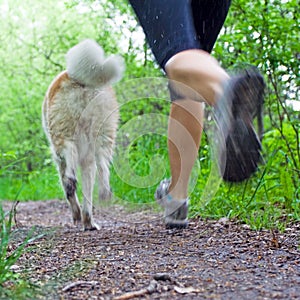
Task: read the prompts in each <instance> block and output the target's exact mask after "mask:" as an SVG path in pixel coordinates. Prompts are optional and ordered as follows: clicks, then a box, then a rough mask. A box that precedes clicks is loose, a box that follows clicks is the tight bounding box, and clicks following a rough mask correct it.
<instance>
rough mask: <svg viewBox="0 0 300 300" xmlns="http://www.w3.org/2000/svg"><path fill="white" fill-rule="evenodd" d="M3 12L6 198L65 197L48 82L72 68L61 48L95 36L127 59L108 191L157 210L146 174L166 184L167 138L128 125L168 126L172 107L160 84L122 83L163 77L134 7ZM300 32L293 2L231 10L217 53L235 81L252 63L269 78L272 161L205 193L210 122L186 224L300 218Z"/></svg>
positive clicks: (0, 167)
mask: <svg viewBox="0 0 300 300" xmlns="http://www.w3.org/2000/svg"><path fill="white" fill-rule="evenodd" d="M0 6H1V10H0V15H1V18H0V41H1V45H2V46H1V48H0V62H1V67H0V76H1V91H2V93H1V95H0V102H1V107H0V128H1V136H0V155H1V156H0V199H16V198H17V199H22V200H28V199H48V198H54V197H63V193H62V191H61V188H60V186H59V182H58V176H57V172H56V170H55V167H54V165H53V163H52V161H51V157H50V151H49V147H48V143H47V141H46V138H45V136H44V133H43V130H42V128H41V104H42V101H43V97H44V95H45V92H46V90H47V87H48V85H49V84H50V82H51V81H52V80H53V78H54V76H55V75H56V74H57V73H58V72H60V71H62V70H63V69H64V68H65V62H64V56H65V53H66V51H67V50H68V49H69V48H70V47H72V46H73V45H75V44H76V43H77V42H79V41H80V40H82V39H84V38H93V39H95V40H97V41H98V42H99V43H100V44H101V45H102V46H103V47H104V49H105V51H106V52H107V53H108V54H110V53H116V52H118V53H120V54H122V55H123V56H124V58H125V61H126V67H127V68H126V74H125V78H124V79H123V82H124V83H125V84H123V85H122V84H120V85H116V89H117V95H118V98H119V100H120V104H121V120H120V129H121V130H120V131H121V132H120V135H121V137H124V136H125V137H126V136H128V137H129V140H128V141H127V142H126V139H120V141H118V142H119V144H117V146H118V147H119V146H120V145H121V146H120V147H121V150H122V149H123V148H122V147H125V146H126V147H127V148H126V150H128V151H124V152H122V151H121V150H120V151H121V152H120V153H117V154H118V155H116V157H117V158H116V161H115V162H114V165H113V166H112V170H111V171H112V176H111V185H112V189H113V191H114V194H115V196H116V197H117V198H120V199H122V200H123V201H127V202H133V203H145V202H151V201H153V193H154V191H155V188H156V185H157V183H156V184H152V185H151V186H149V187H142V183H143V177H144V179H145V178H148V179H149V178H150V179H151V180H152V179H153V181H155V180H157V181H159V180H160V179H161V178H163V177H168V176H169V175H170V170H169V166H168V154H167V139H166V130H165V134H163V133H162V132H161V131H160V132H156V131H155V130H154V131H153V130H152V131H151V130H149V131H150V132H149V133H147V134H144V135H141V136H139V135H137V130H136V128H138V127H136V126H129V125H128V122H131V121H133V120H134V121H137V120H138V119H135V118H138V117H143V118H144V117H145V116H147V115H150V114H155V115H159V116H162V117H167V115H168V111H169V104H168V103H167V101H165V100H166V99H164V98H163V97H161V96H160V94H159V92H160V89H161V87H160V86H158V87H156V88H155V87H151V86H150V90H151V91H154V90H157V93H158V94H157V95H156V94H155V95H153V94H151V95H149V96H147V95H146V94H147V93H144V94H143V92H141V93H140V94H141V96H139V97H137V98H135V97H136V94H135V93H136V92H138V94H139V92H140V91H147V90H149V85H150V82H151V81H149V80H144V81H141V82H139V85H138V89H139V90H138V91H136V90H132V91H131V90H130V89H128V88H127V86H126V84H128V83H129V81H130V80H135V79H137V78H146V77H147V78H150V77H159V78H163V74H162V72H161V71H160V70H159V68H158V67H157V65H156V64H155V62H154V60H153V56H152V54H151V52H150V50H149V48H148V47H147V44H146V42H145V39H144V36H143V34H142V30H141V28H140V26H139V25H138V24H137V22H136V20H135V17H134V15H133V13H132V10H131V8H130V6H129V5H128V3H127V1H126V0H118V1H105V0H102V1H91V0H67V1H63V2H61V1H60V2H59V1H52V2H45V3H44V2H40V1H36V0H29V1H26V2H24V1H20V0H16V1H12V0H6V1H5V2H4V3H2V4H0ZM298 28H299V6H298V3H297V1H295V0H290V1H277V0H255V1H250V2H249V1H246V0H234V1H233V3H232V6H231V9H230V13H229V16H228V18H227V20H226V24H225V26H224V30H223V31H222V34H221V35H220V37H219V39H218V41H217V44H216V46H215V49H214V52H213V55H214V56H215V57H216V58H217V59H218V60H219V61H220V63H221V64H222V66H223V67H225V68H226V69H228V70H229V71H230V72H233V70H235V69H239V68H243V67H245V66H248V65H249V64H251V65H255V66H257V67H258V68H259V69H260V70H261V72H262V73H263V74H264V75H265V79H266V82H267V93H266V99H265V117H264V121H265V136H264V140H263V149H264V160H265V163H264V164H263V165H262V166H261V167H260V170H259V172H258V173H257V174H256V175H255V176H254V177H253V178H251V179H250V180H249V181H248V182H245V183H243V184H240V185H228V184H225V183H220V182H219V181H218V180H217V179H213V180H215V186H214V187H212V191H211V194H210V193H209V192H210V191H209V190H207V189H206V184H207V181H208V180H210V178H211V170H212V169H213V168H214V160H213V156H212V149H211V147H212V146H213V145H212V142H211V141H212V140H211V139H209V136H210V135H213V132H211V130H212V129H211V127H210V126H211V125H210V123H211V122H206V131H205V133H204V135H203V138H202V145H201V148H200V151H199V159H198V163H199V164H200V167H201V168H198V167H197V166H196V168H195V176H194V177H195V178H194V179H193V180H195V183H196V185H195V186H193V188H191V195H190V196H191V203H192V207H191V215H201V216H203V217H215V218H219V217H223V216H228V217H233V218H239V219H240V220H242V221H245V222H247V223H248V224H250V225H251V226H253V227H254V228H261V227H272V226H273V227H274V226H276V227H280V226H283V225H284V224H285V222H288V221H289V220H294V219H295V220H299V216H300V208H299V207H300V204H299V202H300V196H299V179H300V166H299V161H300V138H299V112H298V111H296V110H293V109H292V107H291V106H290V105H291V103H292V102H290V101H299V100H298V99H299V76H298V74H299V50H298V45H299V41H298V39H299V37H298ZM148 83H149V85H148ZM123 95H126V97H127V98H126V99H123V98H122V97H123ZM137 124H138V123H137ZM154 125H156V124H152V123H149V126H150V127H151V126H154ZM140 127H141V126H139V129H140ZM154 127H155V126H154ZM155 128H156V127H155ZM122 130H123V131H122ZM122 143H123V144H122ZM117 150H118V151H119V149H117ZM123 154H124V155H123ZM158 157H159V159H158ZM120 166H121V167H120ZM122 166H124V170H121V171H120V168H121V169H122ZM125 166H126V168H125ZM161 167H162V168H161ZM120 172H121V173H120ZM122 172H123V173H122ZM120 174H121V175H122V176H121V175H120ZM124 174H125V175H126V176H127V178H126V180H125V179H124V176H125V175H124ZM151 176H153V177H151ZM155 176H156V177H155ZM159 177H161V178H159ZM135 178H137V181H136V184H133V181H134V180H135ZM154 179H155V180H154ZM212 182H214V181H212ZM137 183H139V184H137ZM205 197H208V198H207V199H206V198H205ZM206 200H207V201H206Z"/></svg>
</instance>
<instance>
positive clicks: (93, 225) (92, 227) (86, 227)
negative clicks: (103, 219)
mask: <svg viewBox="0 0 300 300" xmlns="http://www.w3.org/2000/svg"><path fill="white" fill-rule="evenodd" d="M99 229H100V226H99V225H98V224H97V223H95V222H91V223H90V224H88V225H87V224H85V225H84V231H93V230H99Z"/></svg>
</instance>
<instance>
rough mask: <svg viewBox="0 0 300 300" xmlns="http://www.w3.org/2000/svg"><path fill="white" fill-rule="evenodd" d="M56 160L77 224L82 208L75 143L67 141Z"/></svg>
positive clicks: (74, 220) (57, 154)
mask: <svg viewBox="0 0 300 300" xmlns="http://www.w3.org/2000/svg"><path fill="white" fill-rule="evenodd" d="M55 161H56V164H57V166H58V171H59V175H60V179H61V183H62V186H63V189H64V192H65V196H66V198H67V200H68V202H69V204H70V208H71V212H72V217H73V222H74V224H77V223H79V222H80V221H81V209H80V205H79V201H78V198H77V194H76V188H77V178H76V170H77V162H78V155H77V150H76V147H75V145H74V144H73V143H65V147H64V148H63V150H62V151H60V153H56V157H55Z"/></svg>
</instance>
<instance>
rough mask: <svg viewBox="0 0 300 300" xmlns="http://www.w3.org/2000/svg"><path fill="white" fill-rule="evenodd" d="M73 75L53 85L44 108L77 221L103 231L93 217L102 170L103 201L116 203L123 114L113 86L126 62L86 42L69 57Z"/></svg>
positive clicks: (67, 73) (63, 75) (62, 75)
mask: <svg viewBox="0 0 300 300" xmlns="http://www.w3.org/2000/svg"><path fill="white" fill-rule="evenodd" d="M66 62H67V69H66V71H63V72H62V73H60V74H59V75H58V76H57V77H56V78H55V79H54V81H53V82H52V83H51V84H50V86H49V88H48V91H47V93H46V97H45V100H44V102H43V109H42V119H43V128H44V131H45V133H46V135H47V138H48V140H49V142H50V146H51V151H52V154H53V159H54V161H55V163H56V165H57V168H58V172H59V175H60V179H61V184H62V186H63V189H64V192H65V196H66V198H67V200H68V202H69V204H70V207H71V211H72V216H73V221H74V223H75V224H76V223H77V222H79V221H81V220H82V222H83V226H84V229H85V230H95V229H99V228H98V225H97V224H96V223H95V222H94V220H93V216H92V206H93V205H92V193H93V186H94V181H95V175H96V170H98V175H99V198H100V199H108V198H110V194H111V190H110V184H109V176H110V173H109V165H110V162H111V160H112V155H113V147H114V141H115V137H116V130H117V126H118V119H119V110H118V104H117V101H116V97H115V94H114V91H113V89H112V87H111V86H110V85H111V84H112V83H114V82H116V81H118V80H119V79H120V78H121V77H122V74H123V71H124V62H123V59H122V58H121V57H120V56H116V55H113V56H110V57H108V58H105V57H104V52H103V50H102V48H101V47H100V46H99V45H98V44H97V43H96V42H95V41H93V40H84V41H83V42H81V43H79V44H78V45H76V46H74V47H73V48H71V49H70V50H69V51H68V53H67V55H66ZM78 166H80V168H81V176H82V192H83V205H82V211H81V208H80V205H79V202H78V198H77V195H76V183H77V178H76V171H77V167H78Z"/></svg>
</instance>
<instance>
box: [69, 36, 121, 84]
mask: <svg viewBox="0 0 300 300" xmlns="http://www.w3.org/2000/svg"><path fill="white" fill-rule="evenodd" d="M66 62H67V73H68V75H69V77H70V78H72V79H73V80H75V81H77V82H79V83H80V84H82V85H86V86H90V87H93V88H98V87H101V86H104V85H106V84H111V83H114V82H117V81H118V80H120V79H121V77H122V75H123V72H124V70H125V64H124V60H123V58H122V57H121V56H119V55H112V56H109V57H107V58H105V55H104V51H103V49H102V48H101V47H100V46H99V45H98V44H97V43H96V42H95V41H94V40H90V39H87V40H84V41H82V42H81V43H79V44H77V45H76V46H74V47H73V48H71V49H70V50H69V51H68V52H67V55H66Z"/></svg>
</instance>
